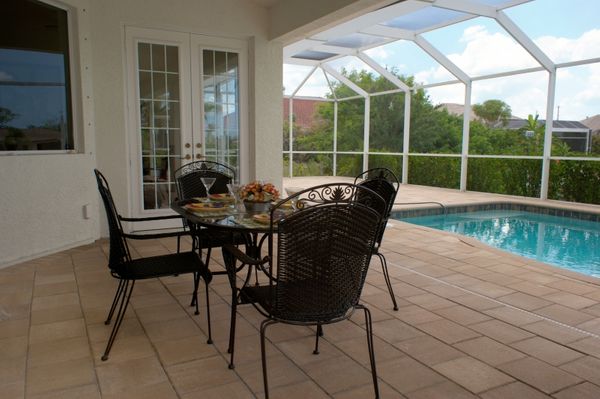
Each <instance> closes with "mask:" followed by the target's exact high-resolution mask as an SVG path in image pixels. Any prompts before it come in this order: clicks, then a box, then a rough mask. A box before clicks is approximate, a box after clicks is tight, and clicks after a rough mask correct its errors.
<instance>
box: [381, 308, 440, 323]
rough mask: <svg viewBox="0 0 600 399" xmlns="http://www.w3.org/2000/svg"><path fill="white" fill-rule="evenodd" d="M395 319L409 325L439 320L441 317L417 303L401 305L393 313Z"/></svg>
mask: <svg viewBox="0 0 600 399" xmlns="http://www.w3.org/2000/svg"><path fill="white" fill-rule="evenodd" d="M393 316H394V317H395V318H396V319H399V320H402V321H403V322H405V323H408V324H411V325H418V324H421V323H427V322H430V321H435V320H441V319H442V317H441V316H438V315H436V314H435V313H433V312H430V311H429V310H425V309H423V308H422V307H420V306H417V305H410V306H403V307H401V308H400V309H398V311H397V312H395V313H394V315H393Z"/></svg>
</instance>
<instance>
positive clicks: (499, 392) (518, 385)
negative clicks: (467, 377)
mask: <svg viewBox="0 0 600 399" xmlns="http://www.w3.org/2000/svg"><path fill="white" fill-rule="evenodd" d="M481 398H483V399H509V398H510V399H513V398H514V399H517V398H523V399H550V396H548V395H546V394H544V393H542V392H540V391H538V390H537V389H533V388H531V387H530V386H528V385H525V384H523V383H522V382H519V381H517V382H513V383H512V384H508V385H504V386H501V387H498V388H494V389H491V390H489V391H487V392H485V393H483V394H481ZM573 399H575V398H573Z"/></svg>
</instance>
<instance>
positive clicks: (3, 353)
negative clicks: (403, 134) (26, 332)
mask: <svg viewBox="0 0 600 399" xmlns="http://www.w3.org/2000/svg"><path fill="white" fill-rule="evenodd" d="M27 350H28V348H27V336H21V337H15V338H3V339H0V359H12V358H19V357H25V356H26V355H27Z"/></svg>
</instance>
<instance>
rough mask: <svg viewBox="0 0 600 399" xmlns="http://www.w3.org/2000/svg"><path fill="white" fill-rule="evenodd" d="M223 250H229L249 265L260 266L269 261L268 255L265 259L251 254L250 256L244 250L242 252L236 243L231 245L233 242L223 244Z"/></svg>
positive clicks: (236, 257)
mask: <svg viewBox="0 0 600 399" xmlns="http://www.w3.org/2000/svg"><path fill="white" fill-rule="evenodd" d="M223 251H225V252H228V253H229V254H230V255H232V256H233V257H234V258H235V259H237V260H239V261H240V262H242V263H244V264H247V265H256V266H259V265H263V264H265V263H267V262H268V261H269V260H268V258H267V257H265V258H264V259H256V258H253V257H251V256H248V255H246V254H245V253H244V252H242V251H241V250H240V249H239V248H238V247H236V246H235V245H231V244H225V245H223Z"/></svg>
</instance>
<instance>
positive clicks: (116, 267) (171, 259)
mask: <svg viewBox="0 0 600 399" xmlns="http://www.w3.org/2000/svg"><path fill="white" fill-rule="evenodd" d="M94 174H95V175H96V182H97V183H98V190H99V191H100V196H101V197H102V202H103V203H104V208H105V210H106V218H107V219H108V228H109V235H110V248H109V251H110V252H109V259H108V267H109V268H110V274H111V275H112V276H113V277H114V278H117V279H119V285H118V287H117V292H116V293H115V297H114V299H113V302H112V305H111V307H110V310H109V312H108V317H107V318H106V321H105V322H104V324H107V325H108V324H110V322H111V319H112V317H113V315H114V313H115V310H117V308H118V311H117V315H116V319H115V323H114V326H113V329H112V332H111V334H110V337H109V339H108V343H107V344H106V349H105V350H104V355H103V356H102V360H107V359H108V354H109V352H110V349H111V348H112V345H113V343H114V341H115V338H116V336H117V333H118V331H119V327H120V326H121V323H122V322H123V317H124V316H125V312H126V311H127V306H128V305H129V300H130V298H131V293H132V292H133V287H134V285H135V282H136V281H137V280H144V279H150V278H156V277H163V276H171V275H179V274H185V273H193V274H194V291H193V298H194V300H195V304H196V314H199V311H198V285H199V282H200V277H202V278H203V279H204V283H205V284H206V305H207V310H206V317H207V320H208V343H209V344H210V343H212V335H211V326H210V310H209V309H210V307H209V306H208V301H209V298H208V284H209V283H210V281H211V280H212V275H211V273H210V271H209V270H208V268H207V267H206V266H205V265H204V263H203V262H202V259H200V257H199V256H198V254H197V253H196V252H194V251H189V252H179V251H178V252H177V253H175V254H168V255H159V256H152V257H147V258H138V259H132V258H131V253H130V252H129V246H128V245H127V239H137V240H140V239H141V240H144V239H155V238H164V237H172V236H173V234H172V233H164V234H160V233H158V234H143V235H142V234H129V233H125V232H123V227H122V225H121V222H139V221H148V220H160V219H168V218H173V216H160V217H149V218H124V217H122V216H121V215H119V213H118V212H117V209H116V207H115V204H114V201H113V198H112V195H111V193H110V188H109V186H108V182H107V181H106V178H105V177H104V176H103V175H102V173H100V171H98V170H97V169H95V170H94Z"/></svg>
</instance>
